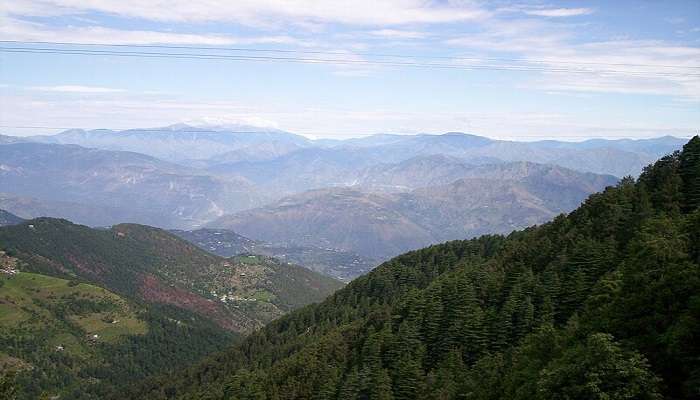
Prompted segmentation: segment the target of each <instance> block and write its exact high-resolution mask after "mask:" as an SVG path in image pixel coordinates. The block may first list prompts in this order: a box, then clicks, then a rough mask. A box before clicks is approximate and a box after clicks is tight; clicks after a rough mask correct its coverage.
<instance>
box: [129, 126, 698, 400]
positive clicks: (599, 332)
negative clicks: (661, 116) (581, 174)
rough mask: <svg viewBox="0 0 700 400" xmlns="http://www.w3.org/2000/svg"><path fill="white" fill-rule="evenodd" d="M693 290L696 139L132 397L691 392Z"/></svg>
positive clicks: (353, 287) (355, 288)
mask: <svg viewBox="0 0 700 400" xmlns="http://www.w3.org/2000/svg"><path fill="white" fill-rule="evenodd" d="M698 293H700V137H695V138H693V139H692V140H691V141H690V142H688V144H686V145H685V147H684V149H683V151H682V152H681V153H674V154H673V155H669V156H666V157H663V158H662V159H661V160H659V161H658V162H656V163H655V164H654V165H651V166H649V167H647V168H645V170H644V172H643V173H642V174H641V175H640V177H639V179H638V180H636V181H635V180H634V179H632V178H628V179H624V180H622V181H621V182H620V183H618V184H617V186H615V187H609V188H607V189H606V190H605V191H603V192H602V193H597V194H594V195H592V196H590V197H589V198H588V199H587V200H586V201H585V202H584V203H583V204H582V205H581V206H580V207H579V208H578V209H576V210H574V211H573V212H571V213H570V214H569V215H566V216H560V217H558V218H556V219H555V220H553V221H552V222H549V223H546V224H544V225H542V226H539V227H533V228H528V229H526V230H523V231H519V232H514V233H512V234H510V235H508V236H507V237H504V236H498V235H488V236H482V237H480V238H477V239H472V240H464V241H453V242H448V243H444V244H441V245H436V246H431V247H428V248H425V249H422V250H418V251H413V252H410V253H406V254H404V255H401V256H399V257H396V258H394V259H392V260H390V261H388V262H386V263H384V264H382V265H381V266H379V267H378V268H376V269H375V270H373V271H372V272H370V273H369V274H367V275H365V276H363V277H360V278H358V279H356V280H354V281H353V282H351V283H350V284H349V285H348V286H347V287H345V288H343V289H342V290H340V291H338V292H336V293H335V294H334V295H333V296H331V297H329V298H328V299H327V300H325V301H324V302H322V303H320V304H317V305H313V306H310V307H306V308H303V309H301V310H297V311H295V312H293V313H291V314H289V315H287V316H285V317H282V318H280V319H279V320H276V321H274V322H272V323H270V324H268V325H267V326H266V327H265V328H263V329H262V330H260V331H258V332H256V333H255V334H253V335H251V336H250V337H248V338H247V339H245V340H244V341H243V342H242V343H240V344H237V345H235V346H233V347H232V348H230V349H227V350H224V351H222V352H221V353H219V354H218V355H215V356H213V357H210V358H208V359H206V360H204V361H202V362H201V363H199V364H197V365H195V366H193V367H192V368H190V369H188V370H185V371H179V372H177V373H175V374H171V375H167V376H162V377H159V378H156V379H152V380H149V381H147V382H145V383H143V384H141V385H138V386H137V387H136V388H134V389H133V390H132V391H131V392H129V393H122V396H121V398H149V399H165V398H171V399H195V398H207V399H239V398H279V399H311V398H313V399H392V398H396V399H458V398H475V399H502V398H507V399H514V400H520V399H523V400H524V399H556V398H569V399H603V398H609V399H621V398H628V399H650V400H651V399H660V398H667V399H688V398H696V397H697V396H698V394H699V393H700V391H699V388H700V386H699V384H698V379H697V377H698V376H700V361H699V360H700V346H698V344H697V343H698V341H697V333H698V327H699V326H700V316H699V315H700V313H699V312H698V311H699V309H698V304H700V303H699V300H700V298H699V297H698Z"/></svg>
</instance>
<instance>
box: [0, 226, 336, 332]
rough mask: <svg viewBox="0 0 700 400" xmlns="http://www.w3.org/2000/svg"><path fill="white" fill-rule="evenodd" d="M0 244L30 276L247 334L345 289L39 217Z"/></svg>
mask: <svg viewBox="0 0 700 400" xmlns="http://www.w3.org/2000/svg"><path fill="white" fill-rule="evenodd" d="M0 246H1V247H2V248H3V249H5V250H7V251H11V252H12V253H13V254H14V256H15V257H16V258H18V259H20V260H22V261H24V262H25V263H26V264H27V267H26V268H27V269H26V271H30V272H38V273H43V274H48V275H54V276H59V277H67V278H80V279H84V280H86V281H88V282H92V283H96V284H99V285H101V286H104V287H106V288H108V289H110V290H113V291H116V292H117V293H119V294H122V295H125V296H127V297H129V298H135V299H139V300H141V301H146V302H148V303H155V304H168V305H171V306H174V307H178V308H180V309H184V310H188V311H190V312H193V313H196V314H200V315H202V316H204V317H205V318H209V319H211V320H212V321H214V322H216V323H217V324H218V325H220V326H221V327H222V328H225V329H227V330H230V331H234V332H239V333H247V332H250V331H252V330H253V329H256V328H258V327H260V326H262V324H264V323H265V322H267V321H270V320H272V319H273V318H275V317H278V316H280V315H282V314H283V313H285V312H287V311H290V310H291V309H293V308H296V307H299V306H302V305H304V304H308V303H310V302H314V301H319V300H322V299H323V298H324V297H325V296H327V295H328V294H329V293H331V292H332V291H333V290H335V289H337V288H339V287H340V286H341V284H340V283H339V282H337V281H334V280H333V279H331V278H327V277H324V276H321V275H319V274H316V273H314V272H312V271H309V270H307V269H304V268H302V267H298V266H294V265H287V264H282V263H280V262H279V261H277V260H275V259H271V258H265V257H254V258H248V257H241V258H233V259H224V258H221V257H218V256H214V255H211V254H209V253H207V252H205V251H203V250H201V249H199V248H197V247H196V246H194V245H192V244H190V243H188V242H186V241H184V240H182V239H180V238H178V237H176V236H174V235H172V234H170V233H167V232H165V231H163V230H160V229H156V228H151V227H147V226H143V225H131V224H122V225H117V226H115V227H113V228H111V229H109V230H97V229H91V228H88V227H85V226H81V225H74V224H72V223H70V222H68V221H65V220H56V219H51V218H40V219H35V220H31V221H28V222H26V223H24V224H21V225H16V226H8V227H4V228H1V229H0Z"/></svg>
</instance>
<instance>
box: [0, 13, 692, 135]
mask: <svg viewBox="0 0 700 400" xmlns="http://www.w3.org/2000/svg"><path fill="white" fill-rule="evenodd" d="M0 39H1V40H5V41H35V42H36V41H41V42H71V43H90V44H113V45H122V46H114V47H105V46H94V45H93V46H84V45H83V46H78V45H71V46H65V45H55V44H36V43H35V44H23V43H7V42H5V43H1V44H0V47H2V48H3V49H5V50H3V52H0V125H3V126H14V127H20V126H21V127H30V126H41V127H51V128H57V129H43V128H42V129H25V128H0V132H2V133H5V134H16V135H27V134H36V133H51V132H57V131H58V130H60V129H58V128H72V127H81V128H131V127H155V126H164V125H169V124H173V123H178V122H193V123H201V122H207V123H243V124H251V125H263V126H274V127H277V128H280V129H285V130H289V131H293V132H296V133H301V134H305V135H309V136H315V137H334V138H343V137H351V136H362V135H367V134H373V133H388V132H391V133H416V132H426V133H442V132H446V131H463V132H469V133H475V134H480V135H484V136H489V137H494V138H517V139H525V140H531V139H539V138H560V139H564V140H578V139H582V138H586V137H611V138H617V137H651V136H661V135H666V134H672V135H678V136H688V135H690V134H692V133H695V132H697V130H698V128H700V1H698V0H690V1H670V0H669V1H646V0H635V1H620V0H616V1H609V0H605V1H554V0H552V1H543V2H541V1H535V2H532V1H530V2H527V1H525V2H521V1H516V2H511V1H489V2H486V1H483V2H481V1H460V0H455V1H420V0H384V1H382V0H353V1H347V0H346V1H324V0H316V1H314V0H292V1H283V0H206V1H195V0H174V1H164V0H161V1H155V0H154V1H145V0H82V1H80V0H46V1H33V0H27V1H21V0H3V1H2V2H1V3H0ZM123 45H129V46H123ZM135 45H167V46H178V47H180V46H195V47H211V49H202V48H200V49H195V50H193V49H186V48H185V49H181V48H177V49H173V48H164V47H133V46H135ZM10 48H14V49H15V51H17V50H21V51H26V49H28V48H31V49H34V50H31V51H32V52H31V53H28V52H7V51H6V50H7V49H10ZM234 48H235V49H239V50H237V51H235V50H233V49H234ZM22 49H25V50H22ZM39 49H61V50H63V51H65V50H66V49H68V50H75V49H89V50H91V51H95V50H98V51H117V52H122V55H119V56H114V55H111V56H109V55H104V54H101V55H96V54H95V53H91V55H75V54H54V53H44V54H37V53H36V52H37V51H38V52H42V51H46V50H39ZM240 49H249V50H248V51H246V52H242V51H240ZM261 50H282V51H278V52H271V51H261ZM292 50H293V51H294V52H290V51H292ZM52 51H53V50H52ZM123 52H132V53H133V52H141V55H139V56H124V54H123ZM143 53H150V54H149V55H145V54H143ZM153 53H161V56H159V57H154V54H153ZM162 53H168V54H173V53H178V54H195V55H199V56H200V57H201V55H203V54H204V55H207V57H206V59H186V58H173V57H172V56H164V57H163V54H162ZM132 55H135V54H132ZM211 55H215V56H224V57H229V58H226V59H222V58H221V57H219V58H218V59H212V58H213V57H211ZM387 55H396V56H400V57H388V56H387ZM230 56H244V57H251V56H253V57H275V58H276V60H275V61H271V60H269V59H266V60H265V61H252V60H250V59H248V60H232V59H230ZM279 58H283V59H284V60H280V59H279ZM290 59H291V60H290ZM314 60H316V61H318V60H323V61H320V62H315V63H309V62H308V61H314ZM336 60H340V61H342V63H336ZM299 61H307V62H299ZM331 61H332V62H331ZM387 63H389V64H387ZM396 63H409V64H419V65H420V66H406V65H401V66H399V65H394V64H396ZM427 64H430V65H427ZM581 70H586V71H593V72H585V73H582V72H581Z"/></svg>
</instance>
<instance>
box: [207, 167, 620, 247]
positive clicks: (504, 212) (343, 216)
mask: <svg viewBox="0 0 700 400" xmlns="http://www.w3.org/2000/svg"><path fill="white" fill-rule="evenodd" d="M433 160H434V159H430V160H428V161H433ZM415 162H418V163H419V165H424V162H419V160H418V161H413V162H412V163H415ZM437 162H438V163H439V164H441V165H445V163H446V162H451V161H449V160H448V161H445V160H443V159H440V160H438V161H437ZM447 170H448V171H450V172H444V173H441V174H439V175H440V176H441V177H440V178H438V177H437V176H438V175H434V176H433V178H434V179H433V178H431V179H430V181H431V182H440V181H449V182H450V183H448V184H444V185H440V186H432V187H427V188H419V189H415V190H412V191H410V192H405V193H369V192H365V191H361V190H358V189H357V188H354V187H353V188H331V189H319V190H314V191H309V192H306V193H302V194H299V195H295V196H290V197H287V198H284V199H282V200H280V201H279V202H277V203H273V204H271V205H269V206H266V207H263V208H258V209H253V210H247V211H242V212H240V213H237V214H234V215H231V216H224V217H221V218H219V219H217V220H215V221H214V222H212V223H210V224H209V226H211V227H214V228H225V229H231V230H234V231H236V232H239V233H241V234H243V235H245V236H247V237H251V238H255V239H261V240H265V241H268V242H272V243H285V244H295V245H301V246H311V245H316V246H322V247H329V248H335V249H340V250H343V251H351V252H355V253H358V254H360V255H362V256H365V257H368V258H375V259H386V258H388V257H391V256H394V255H396V254H400V253H401V252H404V251H408V250H411V249H415V248H420V247H423V246H427V245H429V244H432V243H437V242H441V241H445V240H453V239H461V238H468V237H473V236H476V235H481V234H485V233H507V232H510V231H512V230H514V229H519V228H523V227H526V226H529V225H533V224H537V223H542V222H544V221H547V220H549V219H551V218H553V217H554V216H555V215H557V214H559V213H561V212H566V211H570V210H572V209H573V208H575V207H576V206H577V205H578V204H580V202H581V201H582V200H583V199H585V197H586V196H587V195H589V194H590V193H592V192H595V191H597V190H601V189H602V188H604V187H605V186H607V185H612V184H614V183H615V182H616V179H615V178H613V177H612V176H605V175H595V174H584V173H580V172H575V171H572V170H568V169H565V168H561V167H556V166H551V165H541V164H533V163H510V164H496V165H486V166H478V167H474V166H471V167H467V168H463V167H461V164H455V166H454V168H448V169H447ZM392 171H393V170H392ZM453 171H456V172H455V173H452V172H453ZM390 175H392V176H394V178H393V179H389V178H386V174H383V173H377V174H374V176H375V177H376V179H373V180H366V183H367V184H368V185H379V186H381V187H384V188H386V187H388V186H390V185H396V184H397V183H398V182H405V181H408V180H410V178H408V177H406V179H401V180H400V181H397V180H396V179H399V178H398V177H397V175H396V173H394V172H391V173H390ZM459 176H461V177H462V178H461V179H457V180H456V181H453V180H452V179H454V178H457V177H459ZM418 181H420V180H418ZM427 181H428V180H423V182H427ZM394 187H395V186H394ZM404 187H405V186H404Z"/></svg>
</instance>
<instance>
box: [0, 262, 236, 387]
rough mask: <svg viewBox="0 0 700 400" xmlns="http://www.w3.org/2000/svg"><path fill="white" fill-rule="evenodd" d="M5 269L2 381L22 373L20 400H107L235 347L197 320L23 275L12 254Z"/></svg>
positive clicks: (0, 303) (86, 287)
mask: <svg viewBox="0 0 700 400" xmlns="http://www.w3.org/2000/svg"><path fill="white" fill-rule="evenodd" d="M0 267H2V268H0V298H2V300H0V349H1V350H0V365H1V366H2V368H1V369H0V370H1V371H2V373H0V375H3V376H4V375H5V373H6V372H7V371H13V370H14V371H16V373H17V378H16V384H17V387H18V388H19V393H17V395H18V397H17V398H18V399H37V398H44V397H46V398H51V397H52V396H57V395H61V398H71V399H93V398H102V397H104V396H106V395H107V393H109V392H110V391H113V390H118V388H119V387H122V386H123V384H124V382H128V381H132V380H138V379H143V378H145V377H147V376H149V375H151V374H153V373H155V372H157V373H163V372H164V371H174V367H176V366H182V365H187V364H189V363H192V362H194V361H195V360H197V359H200V358H202V357H204V356H205V355H207V354H209V353H211V352H213V351H215V350H216V349H220V348H221V347H222V346H226V345H229V344H230V343H231V342H232V341H233V340H235V335H232V334H230V333H227V332H225V331H222V330H220V329H218V328H217V327H216V326H214V325H212V324H211V323H209V322H207V321H206V320H203V319H202V318H201V317H199V316H197V315H194V314H190V313H186V312H184V311H180V312H176V311H174V310H167V309H162V308H160V307H155V306H149V305H145V304H142V303H138V302H134V301H131V300H129V299H128V298H127V297H124V296H120V295H117V294H116V293H114V292H111V291H108V290H106V289H104V288H101V287H99V286H95V285H91V284H88V283H80V282H78V281H75V280H65V279H60V278H55V277H50V276H46V275H41V274H35V273H29V272H17V271H16V268H20V269H24V265H23V264H22V262H21V261H19V260H17V259H15V258H12V257H9V256H7V255H6V254H5V253H4V252H0ZM3 398H5V397H3ZM9 398H14V397H9Z"/></svg>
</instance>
